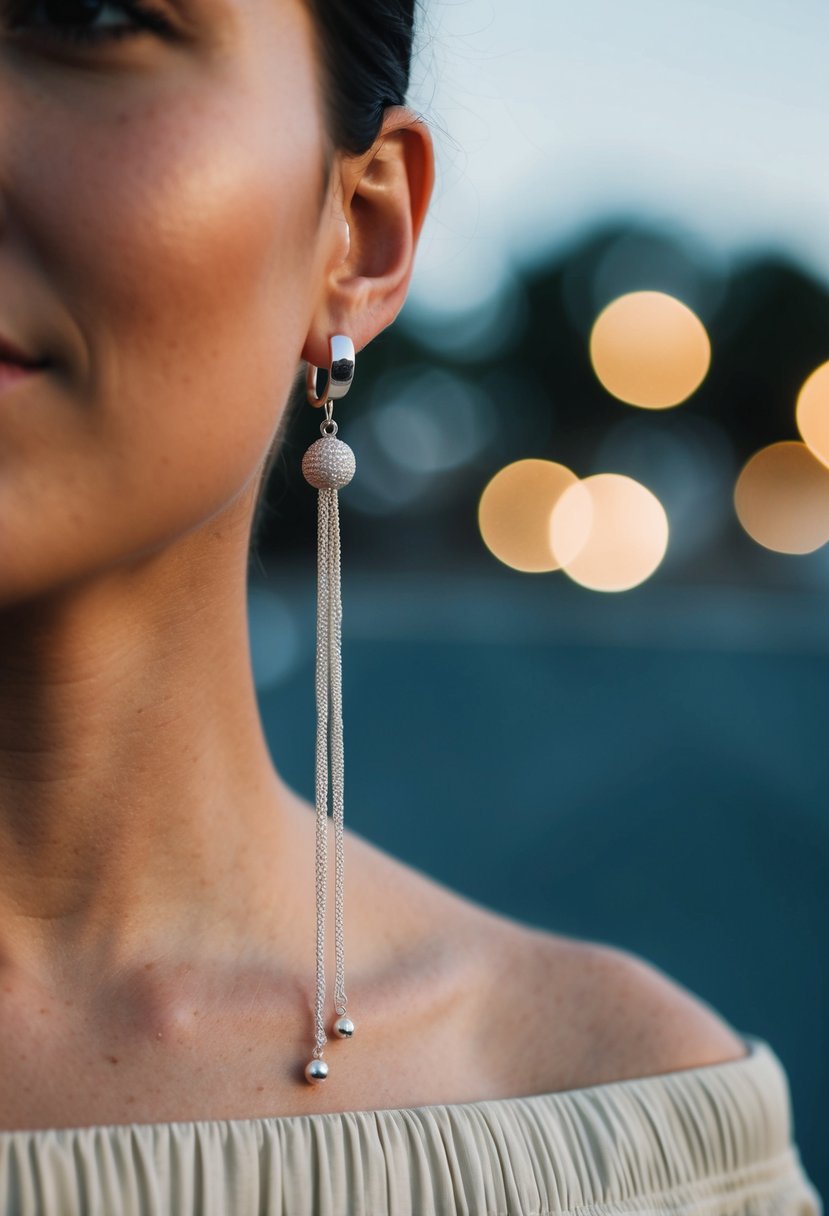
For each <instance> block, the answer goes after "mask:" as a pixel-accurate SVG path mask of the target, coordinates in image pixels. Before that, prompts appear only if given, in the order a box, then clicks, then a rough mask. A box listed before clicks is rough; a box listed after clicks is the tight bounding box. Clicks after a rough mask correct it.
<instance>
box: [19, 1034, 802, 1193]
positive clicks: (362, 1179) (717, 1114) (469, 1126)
mask: <svg viewBox="0 0 829 1216" xmlns="http://www.w3.org/2000/svg"><path fill="white" fill-rule="evenodd" d="M743 1037H744V1039H745V1043H746V1047H747V1054H746V1056H744V1057H741V1058H740V1059H736V1060H728V1061H725V1062H722V1063H719V1064H709V1065H704V1066H702V1067H699V1068H691V1069H683V1070H681V1071H678V1072H672V1073H661V1074H658V1075H654V1076H648V1077H641V1078H633V1079H628V1080H622V1081H611V1082H607V1083H604V1084H600V1085H591V1086H587V1087H585V1088H581V1089H571V1090H563V1091H559V1092H553V1093H544V1094H533V1095H531V1096H524V1097H516V1098H497V1099H486V1100H483V1101H478V1102H462V1103H454V1104H445V1105H433V1106H416V1107H401V1108H396V1109H388V1110H361V1111H348V1112H345V1113H341V1114H340V1113H337V1114H317V1115H283V1116H276V1117H273V1118H255V1119H241V1120H237V1119H234V1120H223V1119H212V1120H203V1121H195V1122H175V1123H132V1124H112V1125H108V1126H92V1127H79V1128H60V1129H49V1130H31V1131H25V1130H23V1131H9V1132H0V1211H2V1214H3V1216H461V1214H463V1216H547V1214H549V1213H556V1214H563V1213H575V1212H578V1213H579V1214H580V1216H585V1214H586V1213H590V1212H595V1213H596V1216H615V1214H617V1213H618V1214H619V1216H622V1214H628V1213H647V1214H648V1216H655V1214H656V1213H682V1214H686V1213H687V1214H689V1216H690V1214H691V1213H694V1214H695V1216H697V1214H698V1216H822V1214H823V1206H822V1201H821V1197H820V1196H819V1194H818V1192H817V1190H816V1189H815V1187H814V1186H813V1184H812V1183H811V1181H810V1180H809V1178H808V1177H807V1175H806V1173H805V1171H804V1169H803V1166H802V1164H801V1161H800V1156H799V1152H798V1149H797V1147H796V1145H795V1143H794V1142H793V1139H792V1137H793V1122H792V1112H791V1103H790V1091H789V1082H788V1078H787V1075H786V1073H785V1071H784V1068H783V1065H782V1063H781V1061H780V1060H779V1059H778V1057H777V1056H776V1054H775V1053H774V1051H773V1049H772V1048H771V1047H770V1045H769V1044H768V1043H767V1042H766V1041H765V1040H763V1039H760V1038H758V1037H756V1036H748V1035H746V1036H743ZM0 1100H2V1099H0Z"/></svg>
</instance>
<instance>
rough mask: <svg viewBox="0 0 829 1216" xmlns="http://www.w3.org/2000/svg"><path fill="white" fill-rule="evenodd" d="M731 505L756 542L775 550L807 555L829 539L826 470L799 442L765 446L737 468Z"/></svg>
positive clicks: (789, 441)
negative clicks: (738, 470)
mask: <svg viewBox="0 0 829 1216" xmlns="http://www.w3.org/2000/svg"><path fill="white" fill-rule="evenodd" d="M734 507H735V510H736V512H737V516H738V518H739V520H740V523H741V524H742V525H743V527H744V528H745V530H746V532H748V534H749V536H751V537H753V538H754V540H756V541H757V542H758V544H761V545H765V547H766V548H767V549H774V550H775V551H776V552H778V553H811V552H813V551H814V550H815V549H819V548H820V547H821V545H825V544H826V542H827V541H828V540H829V468H827V467H826V465H824V464H823V463H822V462H821V461H820V460H818V459H817V457H816V456H814V455H813V454H812V453H811V452H810V451H809V449H808V448H807V447H806V445H805V443H800V442H798V441H797V440H785V441H783V442H781V443H772V444H769V446H768V447H765V448H761V450H760V451H759V452H755V454H754V455H753V456H752V457H751V459H750V460H748V461H747V462H746V464H745V465H744V466H743V469H742V471H741V472H740V476H739V477H738V479H737V484H736V486H735V488H734Z"/></svg>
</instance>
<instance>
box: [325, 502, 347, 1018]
mask: <svg viewBox="0 0 829 1216" xmlns="http://www.w3.org/2000/svg"><path fill="white" fill-rule="evenodd" d="M330 493H331V495H332V497H331V504H330V506H331V510H330V515H329V521H330V522H329V566H328V569H329V600H330V604H331V617H330V621H331V630H330V655H331V659H330V672H331V719H332V721H331V788H332V797H333V810H334V835H335V841H336V898H335V912H334V921H335V940H336V955H337V976H336V982H335V988H334V1006H335V1008H336V1010H337V1013H338V1014H340V1015H342V1014H344V1013H345V1011H346V1006H347V1003H348V998H347V997H346V995H345V960H344V949H343V854H344V846H343V774H344V762H343V707H342V600H341V595H340V514H339V500H338V498H337V491H336V490H331V491H330Z"/></svg>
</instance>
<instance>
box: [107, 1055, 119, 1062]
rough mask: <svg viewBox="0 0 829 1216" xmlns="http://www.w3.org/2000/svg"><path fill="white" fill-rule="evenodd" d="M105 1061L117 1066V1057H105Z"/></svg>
mask: <svg viewBox="0 0 829 1216" xmlns="http://www.w3.org/2000/svg"><path fill="white" fill-rule="evenodd" d="M107 1059H108V1060H109V1062H110V1064H117V1063H118V1057H117V1056H107Z"/></svg>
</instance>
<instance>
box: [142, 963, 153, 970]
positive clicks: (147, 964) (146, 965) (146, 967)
mask: <svg viewBox="0 0 829 1216" xmlns="http://www.w3.org/2000/svg"><path fill="white" fill-rule="evenodd" d="M154 966H155V963H145V964H144V970H145V971H152V969H153V967H154Z"/></svg>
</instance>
